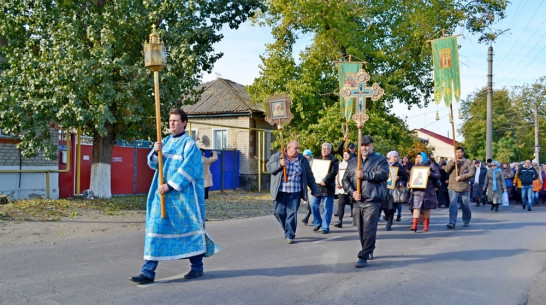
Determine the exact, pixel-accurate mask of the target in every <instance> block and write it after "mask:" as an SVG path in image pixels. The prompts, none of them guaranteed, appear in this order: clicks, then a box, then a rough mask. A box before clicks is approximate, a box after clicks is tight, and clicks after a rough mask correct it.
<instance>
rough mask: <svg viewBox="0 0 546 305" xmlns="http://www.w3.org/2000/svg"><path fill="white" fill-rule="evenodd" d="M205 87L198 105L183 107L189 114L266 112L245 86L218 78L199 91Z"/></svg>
mask: <svg viewBox="0 0 546 305" xmlns="http://www.w3.org/2000/svg"><path fill="white" fill-rule="evenodd" d="M203 87H205V91H204V92H203V94H202V95H201V99H200V100H199V101H198V102H197V103H195V104H193V105H186V106H183V107H182V109H183V110H184V111H185V112H186V113H187V114H189V115H202V114H222V113H249V112H262V113H263V112H264V110H263V107H262V105H261V104H255V103H253V102H252V100H251V98H250V96H249V95H248V93H247V92H246V91H245V86H243V85H241V84H238V83H235V82H232V81H230V80H227V79H223V78H217V79H216V80H213V81H210V82H207V83H204V84H202V85H200V86H199V87H198V88H197V90H200V89H202V88H203Z"/></svg>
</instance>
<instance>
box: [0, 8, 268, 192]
mask: <svg viewBox="0 0 546 305" xmlns="http://www.w3.org/2000/svg"><path fill="white" fill-rule="evenodd" d="M259 7H261V4H260V1H259V0H208V1H205V0H187V1H182V0H173V1H148V0H145V1H137V0H119V1H106V0H93V1H91V0H89V1H57V0H10V1H2V2H1V4H0V33H1V35H2V36H3V37H2V38H3V39H5V42H6V43H3V44H0V58H5V61H2V62H0V64H1V65H2V66H1V69H2V72H1V75H0V128H2V129H4V130H5V131H6V132H11V133H16V134H18V135H20V137H21V139H22V142H21V144H20V145H19V147H20V148H21V149H22V151H23V154H24V155H25V156H32V155H35V154H36V153H37V152H38V151H40V150H44V151H45V152H46V154H47V155H48V156H50V157H54V156H55V154H56V148H55V146H53V145H51V143H49V139H50V134H49V131H48V129H47V128H46V126H47V125H48V124H50V123H57V124H59V125H61V126H62V128H65V129H68V128H76V127H81V128H82V129H83V130H84V133H86V134H88V135H91V136H92V137H93V143H94V146H93V165H92V169H91V172H92V173H91V189H92V190H93V191H94V193H95V195H97V196H99V197H110V196H111V192H110V162H111V154H112V149H113V145H114V143H115V140H116V139H129V140H130V139H133V138H135V137H139V138H146V137H148V138H150V139H153V138H154V137H153V134H154V133H153V132H152V131H153V130H155V128H154V114H155V112H154V110H153V109H154V108H153V105H154V102H153V101H154V98H153V77H152V72H150V71H148V70H147V69H146V68H145V67H144V64H143V51H142V45H143V42H144V41H145V40H147V39H148V35H149V34H150V32H151V25H152V24H155V25H156V26H158V29H159V32H160V37H161V39H162V40H164V41H165V44H166V46H167V52H168V66H167V68H166V69H164V70H163V71H162V72H161V74H160V76H161V101H162V110H163V111H164V112H166V111H168V108H169V106H172V105H180V103H182V101H181V97H185V98H184V100H183V102H184V103H191V102H192V101H195V100H196V97H197V93H196V92H194V91H193V90H192V88H194V87H195V86H196V85H198V84H199V83H200V80H201V77H202V71H206V72H211V70H212V67H213V65H214V63H215V61H216V60H217V59H218V58H220V57H221V56H222V54H221V53H217V52H215V51H214V49H213V44H214V43H216V42H218V41H220V40H221V39H222V35H221V34H220V33H219V31H220V30H221V28H222V26H223V25H228V26H229V27H231V28H237V27H238V25H239V24H241V23H242V22H244V21H245V20H246V19H247V18H249V17H251V16H252V15H253V14H254V12H255V10H256V9H257V8H259Z"/></svg>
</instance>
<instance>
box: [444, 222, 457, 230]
mask: <svg viewBox="0 0 546 305" xmlns="http://www.w3.org/2000/svg"><path fill="white" fill-rule="evenodd" d="M446 227H447V228H448V229H455V224H454V223H448V224H447V226H446Z"/></svg>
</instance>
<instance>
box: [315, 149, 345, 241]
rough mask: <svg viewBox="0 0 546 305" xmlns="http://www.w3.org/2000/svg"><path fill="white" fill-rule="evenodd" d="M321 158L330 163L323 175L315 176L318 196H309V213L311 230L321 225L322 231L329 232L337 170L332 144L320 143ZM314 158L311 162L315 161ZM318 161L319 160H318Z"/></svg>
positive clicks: (337, 163)
mask: <svg viewBox="0 0 546 305" xmlns="http://www.w3.org/2000/svg"><path fill="white" fill-rule="evenodd" d="M321 157H322V158H321V159H322V160H328V161H329V163H330V165H329V168H328V172H327V173H326V175H325V176H324V177H315V179H316V182H317V185H318V191H319V194H318V196H313V197H312V198H311V213H312V214H313V224H314V225H315V227H314V228H313V231H318V230H319V229H320V228H321V227H322V233H323V234H328V233H330V221H331V220H332V214H333V212H334V196H335V193H336V175H337V172H338V170H339V160H338V159H337V158H336V157H334V156H332V145H331V144H330V143H324V144H322V148H321ZM318 160H320V159H318V158H316V159H315V160H314V161H313V162H317V161H318ZM318 162H320V161H318ZM321 204H322V210H323V213H324V215H323V217H321V215H320V205H321Z"/></svg>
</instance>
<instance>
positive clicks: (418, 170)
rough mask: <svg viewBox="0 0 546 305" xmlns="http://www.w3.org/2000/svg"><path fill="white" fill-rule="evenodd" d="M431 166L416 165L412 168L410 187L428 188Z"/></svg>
mask: <svg viewBox="0 0 546 305" xmlns="http://www.w3.org/2000/svg"><path fill="white" fill-rule="evenodd" d="M429 173H430V167H428V166H414V167H412V168H411V175H410V188H414V189H426V188H427V182H428V175H429Z"/></svg>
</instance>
